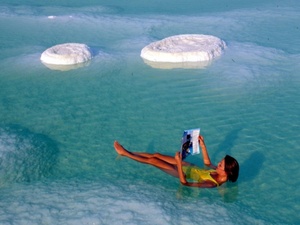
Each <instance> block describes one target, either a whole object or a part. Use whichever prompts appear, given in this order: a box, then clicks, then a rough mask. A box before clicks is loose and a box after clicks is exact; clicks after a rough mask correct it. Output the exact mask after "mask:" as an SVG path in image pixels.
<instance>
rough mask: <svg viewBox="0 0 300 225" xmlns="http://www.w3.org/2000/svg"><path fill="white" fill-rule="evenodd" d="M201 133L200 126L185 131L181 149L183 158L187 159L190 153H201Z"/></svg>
mask: <svg viewBox="0 0 300 225" xmlns="http://www.w3.org/2000/svg"><path fill="white" fill-rule="evenodd" d="M199 134H200V128H197V129H190V130H185V131H184V132H183V136H182V141H181V149H180V152H181V154H182V159H185V158H186V157H187V156H189V155H195V154H199V153H200V147H199V141H198V137H199Z"/></svg>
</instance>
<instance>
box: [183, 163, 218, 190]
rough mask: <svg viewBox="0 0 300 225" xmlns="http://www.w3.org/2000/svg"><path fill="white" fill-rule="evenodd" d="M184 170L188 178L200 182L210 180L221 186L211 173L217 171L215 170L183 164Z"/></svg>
mask: <svg viewBox="0 0 300 225" xmlns="http://www.w3.org/2000/svg"><path fill="white" fill-rule="evenodd" d="M182 170H183V172H184V174H185V175H186V178H187V179H190V180H194V181H197V182H199V183H201V182H203V181H206V180H209V181H212V182H213V183H215V184H216V185H217V186H219V184H218V182H217V181H216V180H215V179H214V178H212V177H211V175H210V173H211V172H215V170H205V169H200V168H199V167H196V166H182Z"/></svg>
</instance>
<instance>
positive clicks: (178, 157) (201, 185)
mask: <svg viewBox="0 0 300 225" xmlns="http://www.w3.org/2000/svg"><path fill="white" fill-rule="evenodd" d="M181 157H182V156H181V154H180V152H176V155H175V160H176V162H177V169H178V176H179V179H180V182H181V183H182V184H183V185H185V186H189V187H199V188H213V187H216V186H217V185H216V184H215V183H213V182H210V181H205V182H202V183H199V182H187V180H186V178H185V175H184V173H183V170H182V158H181Z"/></svg>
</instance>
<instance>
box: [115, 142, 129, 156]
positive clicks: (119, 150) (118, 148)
mask: <svg viewBox="0 0 300 225" xmlns="http://www.w3.org/2000/svg"><path fill="white" fill-rule="evenodd" d="M114 147H115V150H116V152H117V153H118V154H119V155H123V156H125V155H126V153H127V150H126V149H125V148H123V146H122V145H120V143H119V142H117V141H115V142H114Z"/></svg>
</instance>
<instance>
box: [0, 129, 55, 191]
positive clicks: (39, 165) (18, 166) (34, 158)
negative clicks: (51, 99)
mask: <svg viewBox="0 0 300 225" xmlns="http://www.w3.org/2000/svg"><path fill="white" fill-rule="evenodd" d="M57 156H58V147H57V146H56V143H55V142H54V141H53V140H52V139H50V138H49V137H47V136H45V135H42V134H37V133H33V132H31V131H30V130H28V129H26V128H23V127H20V126H17V125H10V126H0V187H2V186H3V185H5V184H8V183H12V182H24V181H25V182H29V181H35V180H39V179H42V178H43V177H47V176H50V175H51V174H52V171H53V168H54V166H55V165H56V162H57Z"/></svg>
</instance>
